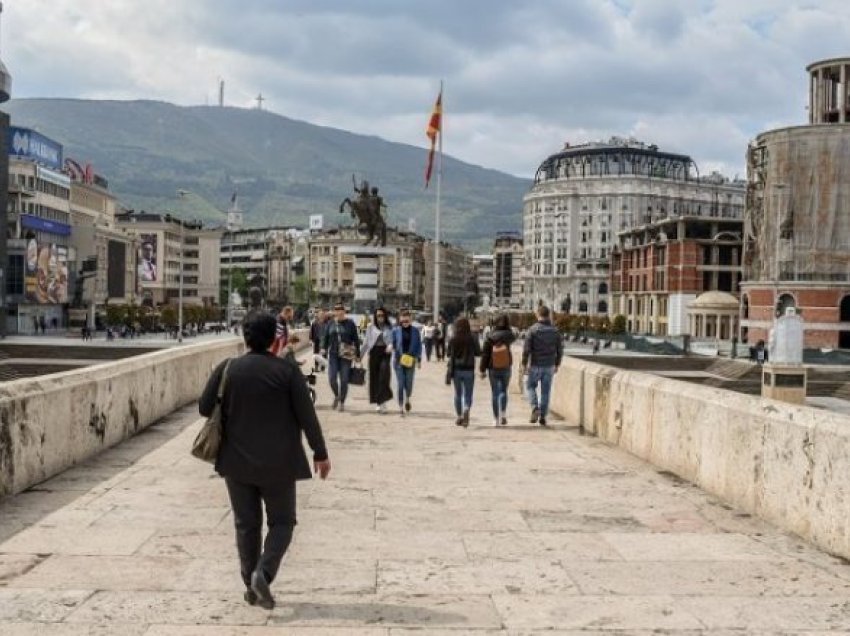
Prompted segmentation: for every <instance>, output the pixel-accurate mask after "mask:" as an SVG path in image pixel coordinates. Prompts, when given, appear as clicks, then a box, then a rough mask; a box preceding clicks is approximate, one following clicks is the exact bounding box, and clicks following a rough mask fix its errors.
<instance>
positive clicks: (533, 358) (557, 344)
mask: <svg viewBox="0 0 850 636" xmlns="http://www.w3.org/2000/svg"><path fill="white" fill-rule="evenodd" d="M563 355H564V340H563V338H562V337H561V332H560V331H558V330H557V329H555V327H553V326H552V322H551V321H549V320H541V321H540V322H538V323H536V324H534V325H532V326H531V328H530V329H529V330H528V333H527V334H526V335H525V344H524V345H523V348H522V364H523V366H532V367H559V366H561V357H562V356H563Z"/></svg>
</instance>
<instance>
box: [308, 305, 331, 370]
mask: <svg viewBox="0 0 850 636" xmlns="http://www.w3.org/2000/svg"><path fill="white" fill-rule="evenodd" d="M327 326H328V312H327V311H325V309H324V307H321V308H319V309H317V310H316V317H315V318H314V319H313V322H312V323H311V324H310V342H312V343H313V371H318V370H319V360H318V359H317V358H316V356H318V355H319V353H320V352H321V351H322V337H323V336H324V334H325V329H326V328H327Z"/></svg>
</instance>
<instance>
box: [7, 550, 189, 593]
mask: <svg viewBox="0 0 850 636" xmlns="http://www.w3.org/2000/svg"><path fill="white" fill-rule="evenodd" d="M191 563H192V562H191V561H190V560H188V559H186V558H174V557H140V556H132V557H129V556H69V555H53V556H51V557H49V558H47V559H45V560H44V561H42V562H41V563H40V564H39V565H37V566H36V567H34V568H33V569H31V570H30V571H29V572H27V573H26V574H24V575H23V576H20V577H18V578H16V579H15V580H13V581H11V582H10V584H9V586H10V587H18V588H20V587H25V588H42V589H56V590H61V589H75V588H76V589H84V590H173V589H176V587H175V586H176V585H177V583H178V581H179V580H180V579H181V577H182V576H183V574H184V572H185V571H186V570H187V568H188V567H189V565H190V564H191Z"/></svg>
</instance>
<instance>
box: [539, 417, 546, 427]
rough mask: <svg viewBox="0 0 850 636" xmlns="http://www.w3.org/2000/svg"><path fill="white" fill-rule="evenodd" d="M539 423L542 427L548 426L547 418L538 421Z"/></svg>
mask: <svg viewBox="0 0 850 636" xmlns="http://www.w3.org/2000/svg"><path fill="white" fill-rule="evenodd" d="M538 422H539V424H540V426H546V418H545V417H541V418H540V419H539V420H538Z"/></svg>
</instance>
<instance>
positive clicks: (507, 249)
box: [492, 233, 526, 309]
mask: <svg viewBox="0 0 850 636" xmlns="http://www.w3.org/2000/svg"><path fill="white" fill-rule="evenodd" d="M525 280H526V267H525V251H524V249H523V239H522V237H521V236H519V235H518V234H513V233H503V234H500V235H499V236H497V237H496V241H495V243H494V244H493V290H494V293H493V299H492V304H493V305H494V306H496V307H499V308H502V309H521V308H522V307H523V305H524V304H525Z"/></svg>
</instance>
